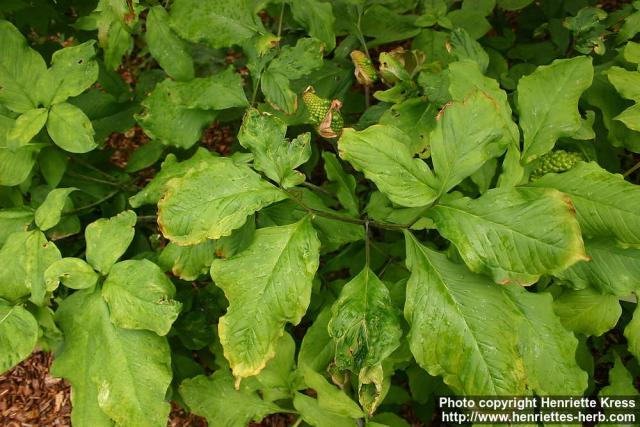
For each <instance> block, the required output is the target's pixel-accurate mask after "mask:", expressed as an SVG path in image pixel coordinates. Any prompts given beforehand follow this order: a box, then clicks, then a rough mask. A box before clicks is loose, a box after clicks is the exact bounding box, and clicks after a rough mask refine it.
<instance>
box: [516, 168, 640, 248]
mask: <svg viewBox="0 0 640 427" xmlns="http://www.w3.org/2000/svg"><path fill="white" fill-rule="evenodd" d="M527 185H528V186H535V187H548V188H555V189H558V190H560V191H562V192H563V193H565V194H567V195H569V197H571V200H572V202H573V204H574V206H575V208H576V212H577V216H578V222H579V223H580V228H581V229H582V233H583V234H584V235H585V236H587V237H611V236H613V237H615V238H616V239H617V240H618V241H619V242H621V243H623V244H627V245H634V246H640V210H638V206H640V187H639V186H637V185H634V184H631V183H630V182H627V181H625V180H624V178H623V177H622V176H621V175H617V174H612V173H610V172H607V171H606V170H604V169H602V168H601V167H600V166H599V165H598V164H596V163H593V162H592V163H580V164H578V165H577V166H576V167H574V168H573V169H571V170H570V171H568V172H565V173H562V174H547V175H545V176H543V177H542V178H541V179H538V180H536V181H534V182H532V183H530V184H527Z"/></svg>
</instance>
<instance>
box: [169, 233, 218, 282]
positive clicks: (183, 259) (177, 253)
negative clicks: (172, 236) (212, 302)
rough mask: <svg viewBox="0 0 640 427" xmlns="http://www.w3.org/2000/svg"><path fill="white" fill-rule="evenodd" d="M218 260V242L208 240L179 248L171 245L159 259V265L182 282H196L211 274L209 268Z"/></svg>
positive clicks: (173, 244)
mask: <svg viewBox="0 0 640 427" xmlns="http://www.w3.org/2000/svg"><path fill="white" fill-rule="evenodd" d="M215 258H216V242H215V241H213V240H207V241H205V242H203V243H200V244H197V245H193V246H178V245H176V244H175V243H169V244H168V245H167V246H165V247H164V249H163V250H162V252H161V253H160V256H159V258H158V264H159V265H160V266H161V267H163V268H165V269H166V270H171V273H172V274H173V275H174V276H177V277H179V278H181V279H182V280H196V279H197V278H198V277H200V276H202V275H204V274H207V273H209V267H211V263H212V262H213V260H214V259H215Z"/></svg>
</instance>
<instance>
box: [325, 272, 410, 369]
mask: <svg viewBox="0 0 640 427" xmlns="http://www.w3.org/2000/svg"><path fill="white" fill-rule="evenodd" d="M328 328H329V335H330V336H331V337H332V338H333V341H334V343H335V346H336V351H335V363H336V366H337V368H338V369H340V370H342V371H346V370H349V371H352V372H355V373H356V374H357V373H359V372H360V371H361V370H363V369H367V368H369V367H372V366H375V365H377V364H379V363H381V362H382V361H383V360H384V359H386V358H387V357H388V356H389V355H390V354H391V353H392V352H393V350H395V349H396V348H397V347H398V346H399V345H400V337H401V336H402V330H401V329H400V322H399V319H398V316H397V314H396V309H395V307H394V306H393V304H392V303H391V298H390V296H389V290H388V289H387V287H386V286H385V285H384V283H382V281H381V280H380V279H378V277H377V276H376V275H375V273H374V272H372V271H371V270H370V269H369V268H365V269H364V270H362V271H361V272H360V273H359V274H358V275H357V276H356V277H354V278H353V279H351V280H350V281H349V282H348V283H347V284H345V285H344V287H343V288H342V290H341V291H340V297H339V298H338V300H337V301H336V302H335V303H334V304H333V307H332V308H331V320H330V321H329V325H328Z"/></svg>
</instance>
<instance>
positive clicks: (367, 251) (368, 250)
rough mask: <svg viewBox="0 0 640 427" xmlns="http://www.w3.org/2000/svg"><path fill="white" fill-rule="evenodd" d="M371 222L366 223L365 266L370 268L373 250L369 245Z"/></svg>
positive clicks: (366, 221)
mask: <svg viewBox="0 0 640 427" xmlns="http://www.w3.org/2000/svg"><path fill="white" fill-rule="evenodd" d="M369 243H370V242H369V220H365V223H364V265H365V266H366V268H369V259H370V258H371V249H370V244H369Z"/></svg>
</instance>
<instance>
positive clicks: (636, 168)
mask: <svg viewBox="0 0 640 427" xmlns="http://www.w3.org/2000/svg"><path fill="white" fill-rule="evenodd" d="M638 169H640V162H638V163H636V164H635V165H633V166H632V167H631V169H629V170H628V171H626V172H625V173H623V174H622V176H623V177H625V178H626V177H628V176H629V175H631V174H632V173H634V172H635V171H637V170H638Z"/></svg>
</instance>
